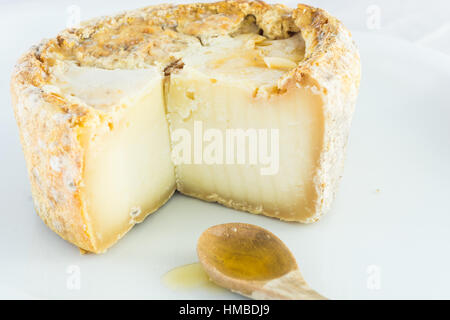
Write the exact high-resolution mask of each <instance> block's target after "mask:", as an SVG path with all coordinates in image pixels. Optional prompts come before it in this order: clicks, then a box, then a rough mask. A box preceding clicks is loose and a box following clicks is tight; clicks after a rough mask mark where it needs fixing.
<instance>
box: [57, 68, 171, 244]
mask: <svg viewBox="0 0 450 320" xmlns="http://www.w3.org/2000/svg"><path fill="white" fill-rule="evenodd" d="M55 75H56V80H57V81H56V83H57V84H58V83H60V88H61V89H62V91H63V92H64V91H65V92H67V93H69V94H70V95H71V96H73V97H75V98H79V99H82V100H84V101H86V102H88V103H89V104H90V105H92V106H93V107H95V108H98V109H101V110H105V113H104V114H102V116H103V117H104V118H105V119H107V121H104V123H103V124H102V125H100V126H97V127H92V128H88V129H87V130H85V131H84V133H83V135H84V136H83V141H86V145H85V150H86V154H85V169H84V176H83V181H84V191H85V196H86V198H85V200H86V210H87V212H88V213H89V217H90V224H91V226H92V228H93V229H94V230H95V236H94V237H95V238H94V239H95V240H94V241H95V242H96V243H97V246H98V247H99V248H106V247H109V246H110V245H111V244H113V243H115V242H116V241H117V240H118V239H119V238H120V237H121V236H122V235H123V234H125V232H126V231H128V230H129V229H130V228H131V227H132V226H133V225H134V224H135V223H139V222H141V221H142V220H143V219H144V218H145V217H146V216H147V215H148V214H150V213H152V212H154V211H156V210H157V209H158V208H159V207H161V206H162V205H163V204H164V203H165V202H166V201H167V200H168V199H169V198H170V196H171V195H172V194H173V192H174V191H175V176H174V167H173V164H172V161H171V159H170V143H169V131H168V130H169V129H168V126H167V121H166V117H165V108H164V97H163V86H162V75H161V73H160V72H158V70H157V69H155V68H150V69H145V70H104V69H97V68H91V67H82V68H79V67H69V68H67V70H66V72H65V73H63V74H60V75H58V74H55Z"/></svg>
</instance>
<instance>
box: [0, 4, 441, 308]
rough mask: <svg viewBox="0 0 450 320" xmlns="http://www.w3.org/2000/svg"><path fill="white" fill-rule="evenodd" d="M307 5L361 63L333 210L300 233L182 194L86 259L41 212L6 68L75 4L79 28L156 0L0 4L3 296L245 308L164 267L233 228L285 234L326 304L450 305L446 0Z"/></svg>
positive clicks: (188, 258)
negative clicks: (170, 278)
mask: <svg viewBox="0 0 450 320" xmlns="http://www.w3.org/2000/svg"><path fill="white" fill-rule="evenodd" d="M305 2H306V3H308V4H312V5H315V6H319V7H322V8H325V9H327V10H328V11H330V12H331V13H332V14H333V15H335V16H337V17H338V18H340V19H341V20H342V21H343V22H344V24H345V25H346V26H347V27H348V28H349V29H350V30H351V31H352V32H354V33H355V38H356V40H357V42H358V44H359V45H360V47H361V56H362V61H363V82H362V86H361V97H360V100H359V102H358V107H357V112H356V115H355V120H354V127H353V129H352V137H351V143H350V147H349V155H348V162H347V167H346V175H345V177H344V180H343V183H342V186H341V190H340V192H339V195H338V198H337V200H336V203H335V206H334V208H333V210H332V212H330V214H329V215H328V216H326V217H325V218H324V219H323V220H322V221H321V222H319V223H318V224H315V225H313V226H307V227H306V226H298V225H293V224H283V223H278V222H275V221H274V220H272V219H266V218H264V217H257V216H251V215H246V214H242V213H238V212H235V211H233V210H229V209H225V208H221V207H218V206H214V205H211V204H204V203H201V202H199V201H196V200H192V199H186V198H182V197H176V199H175V200H174V201H172V202H171V203H169V205H168V206H165V207H164V208H163V209H162V210H161V211H162V212H160V213H158V214H156V215H154V216H152V217H150V219H148V221H146V223H144V224H143V225H142V226H139V227H138V228H136V229H135V230H134V232H132V233H130V235H128V236H127V237H125V238H124V239H123V240H122V241H121V243H120V244H119V245H118V246H117V247H115V248H114V249H113V250H110V251H109V252H108V253H107V254H106V255H103V256H93V255H91V256H80V255H79V254H78V253H77V252H76V250H75V249H74V248H73V247H72V246H71V245H69V244H67V243H65V242H64V241H62V240H60V239H58V237H57V236H56V235H54V234H53V233H52V232H51V231H49V230H48V229H47V228H46V227H45V226H44V225H43V223H42V222H41V221H40V220H39V218H38V217H37V216H36V215H35V214H34V212H33V208H32V202H31V197H30V191H29V183H28V178H27V176H26V169H25V163H24V160H23V155H22V151H21V148H20V143H19V139H18V132H17V128H16V124H15V121H14V118H13V113H12V108H11V101H10V96H9V81H10V74H11V70H12V67H13V65H14V63H15V61H16V60H17V59H18V57H19V56H20V54H21V53H23V52H24V51H25V50H26V49H28V48H29V47H30V46H31V45H33V44H35V43H36V42H38V41H39V40H40V39H42V38H45V37H52V36H54V35H55V33H56V32H57V31H58V30H61V29H63V28H65V26H66V24H67V22H68V21H70V18H69V14H70V12H73V11H71V10H70V9H68V8H70V7H71V6H73V5H75V6H77V7H78V8H80V14H81V19H82V20H84V19H88V18H91V17H95V16H99V15H107V14H111V13H115V12H118V11H121V10H124V9H133V8H138V7H142V6H145V5H149V4H152V3H156V2H153V1H138V0H127V1H112V0H104V1H103V0H102V1H99V0H95V1H94V0H89V1H73V0H72V1H65V0H63V1H62V0H58V1H56V0H55V1H23V0H14V1H5V0H0V24H1V25H0V26H1V28H0V40H1V46H0V70H1V71H2V72H1V73H0V93H1V95H0V102H1V107H0V157H1V158H0V161H1V162H0V223H1V229H2V232H1V233H0V252H1V253H2V254H1V256H0V298H14V297H29V298H208V297H211V298H220V297H222V298H223V297H225V298H237V296H235V295H227V294H224V293H220V294H217V295H212V296H208V295H205V294H204V293H202V292H195V293H189V292H184V293H176V292H175V293H174V292H171V291H170V290H168V289H167V288H164V287H163V286H162V285H161V284H160V276H161V275H163V274H164V273H165V272H166V271H168V270H169V269H170V268H173V267H176V266H179V265H182V264H185V263H190V262H194V261H195V259H196V258H195V241H196V238H197V237H198V235H199V234H200V233H201V231H202V230H204V229H205V228H207V227H209V226H210V225H212V224H214V223H223V222H228V221H230V222H231V221H242V222H250V223H255V224H259V225H261V226H263V227H267V228H269V229H271V230H272V231H273V232H274V233H276V234H278V235H279V236H280V237H281V238H282V240H284V241H285V242H286V243H287V244H288V245H289V246H290V247H291V248H292V250H293V253H294V255H296V257H297V258H298V259H299V264H300V266H301V268H302V271H303V272H304V275H305V277H306V279H307V280H308V281H309V282H310V283H311V284H312V286H313V287H314V288H316V289H318V290H319V291H320V292H321V293H323V294H324V295H326V296H328V297H330V298H335V299H339V298H341V299H351V298H363V299H373V298H375V299H378V298H450V293H448V288H449V287H450V274H449V270H450V260H449V252H450V251H449V249H450V248H449V244H450V210H449V208H448V205H447V202H448V200H447V198H448V197H449V195H450V171H449V168H448V167H449V161H450V148H449V142H448V139H449V137H450V129H449V127H450V126H449V122H450V110H449V108H450V100H449V98H448V97H447V96H448V85H449V83H450V60H449V57H448V56H449V55H450V20H449V19H450V18H449V12H450V2H449V1H446V0H441V1H438V0H429V1H426V2H424V1H417V0H415V1H412V0H404V1H400V0H383V1H375V0H374V1H366V0H362V1H353V0H320V1H319V0H317V1H305ZM286 4H291V6H292V4H294V2H292V1H289V2H286ZM72 8H73V7H72ZM187 211H190V212H187ZM211 211H217V214H216V213H214V214H213V213H211ZM186 212H187V213H186ZM183 213H186V214H188V215H190V216H188V217H187V216H186V214H185V215H183V216H182V217H180V215H181V214H183ZM174 237H175V238H174ZM71 266H75V267H80V268H81V275H82V279H83V280H82V285H81V289H80V290H75V291H74V290H70V288H68V287H67V279H68V276H69V274H70V272H71V270H72V269H71ZM371 276H372V278H370V277H371ZM373 276H375V278H373ZM378 278H379V280H380V282H379V283H378V282H377V281H375V282H374V281H373V280H374V279H375V280H377V279H378ZM377 283H378V284H377Z"/></svg>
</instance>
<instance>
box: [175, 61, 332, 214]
mask: <svg viewBox="0 0 450 320" xmlns="http://www.w3.org/2000/svg"><path fill="white" fill-rule="evenodd" d="M216 76H217V74H216ZM217 78H219V79H220V78H221V77H217ZM257 88H258V87H257V86H256V85H255V84H253V83H251V82H249V81H242V80H239V79H237V80H226V79H225V80H222V79H221V80H217V81H215V82H211V81H210V76H209V75H208V74H203V73H200V72H198V71H197V70H191V69H189V68H186V69H184V70H182V71H181V72H178V73H177V74H174V75H172V77H171V80H170V89H169V91H168V100H167V101H168V104H167V110H168V119H169V123H170V129H171V132H172V134H173V133H176V132H177V130H180V129H181V130H186V131H187V132H189V136H190V137H198V135H201V137H200V139H201V140H203V143H204V145H203V148H202V149H203V153H202V154H201V155H200V157H201V161H198V163H195V159H194V153H195V150H194V148H196V147H197V148H198V146H194V143H195V142H193V143H192V144H191V163H188V164H186V162H187V161H184V162H182V163H180V164H179V165H177V166H176V176H177V188H178V190H179V191H181V192H182V193H185V194H187V195H190V196H194V197H197V198H201V199H203V200H207V201H217V202H219V203H222V204H224V205H226V206H229V207H232V208H236V209H240V210H245V211H250V212H254V213H264V214H266V215H269V216H273V217H277V218H279V219H283V220H291V221H292V220H295V221H302V222H311V220H310V218H311V216H312V213H313V212H314V204H315V201H316V200H317V194H316V190H315V189H314V183H313V179H314V174H315V172H317V167H318V165H319V157H320V153H321V150H322V143H323V134H324V115H323V109H322V108H323V103H322V101H321V98H320V97H319V96H318V95H315V94H314V93H312V92H311V91H310V90H308V89H304V88H296V89H293V90H290V91H289V92H288V93H286V94H284V95H271V96H270V97H265V96H260V95H256V96H255V94H254V92H255V90H257ZM200 130H201V131H200ZM196 131H197V132H196ZM208 132H209V134H210V135H211V137H210V138H209V139H205V137H206V138H208ZM227 134H228V137H229V138H228V139H227ZM175 138H176V137H175ZM175 138H173V140H175ZM205 140H209V141H205ZM217 140H220V141H217ZM172 143H173V145H174V149H175V148H176V147H177V146H178V145H179V144H183V143H184V141H182V140H181V139H180V140H176V141H172ZM212 144H214V145H215V146H217V145H219V147H218V148H216V147H215V146H212ZM208 146H210V148H211V149H218V150H211V153H212V154H211V159H210V160H208V159H205V157H208V154H207V149H208ZM241 146H242V147H241ZM239 148H241V150H243V153H241V154H243V157H241V161H239V159H238V152H239V151H240V150H239ZM229 149H231V150H233V152H227V150H229ZM214 151H218V152H220V155H219V156H217V155H215V154H214ZM261 153H262V154H261ZM227 157H228V158H229V160H231V161H227ZM252 157H253V158H252ZM187 160H189V159H187Z"/></svg>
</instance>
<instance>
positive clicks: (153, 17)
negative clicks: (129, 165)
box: [11, 0, 360, 252]
mask: <svg viewBox="0 0 450 320" xmlns="http://www.w3.org/2000/svg"><path fill="white" fill-rule="evenodd" d="M249 20H250V21H254V22H255V23H254V24H248V21H249ZM255 26H256V27H257V28H259V29H260V30H256V32H258V31H259V32H262V33H263V34H264V36H266V37H268V38H271V39H282V38H287V37H288V36H289V35H291V34H292V33H295V32H299V31H300V32H301V34H302V37H303V38H304V40H305V42H306V55H305V59H304V60H303V61H301V62H300V64H299V65H298V67H296V68H295V69H293V70H291V71H290V72H288V73H286V74H285V75H284V76H283V77H282V78H281V79H280V81H279V82H278V87H279V89H280V90H279V91H280V92H282V91H283V90H287V89H288V88H289V87H291V86H302V87H310V88H311V89H312V90H315V91H317V92H318V93H320V94H321V96H322V98H323V100H324V103H325V119H326V120H325V130H326V133H325V135H324V137H325V138H324V139H325V141H324V144H325V146H326V148H325V151H323V153H322V155H321V160H320V161H321V165H320V170H319V172H318V174H317V176H316V178H315V184H316V189H317V192H318V194H319V199H317V205H316V209H315V212H314V213H312V215H311V219H310V220H308V221H303V222H313V221H315V220H317V219H318V218H319V216H320V215H321V214H322V213H324V212H326V211H327V210H328V209H329V207H330V205H331V201H332V199H333V198H334V194H335V192H336V188H337V185H338V181H339V178H340V176H341V173H342V170H343V162H344V155H345V152H344V149H345V146H346V143H347V135H348V132H349V127H350V122H351V117H352V113H353V108H354V104H355V100H356V95H357V91H358V87H359V78H360V65H359V55H358V51H357V49H356V47H355V45H354V43H353V41H352V40H351V36H350V33H349V32H348V31H347V30H346V29H345V28H344V27H343V26H342V24H341V23H340V22H339V21H338V20H336V19H335V18H333V17H331V16H330V15H329V14H328V13H326V12H325V11H323V10H320V9H316V8H312V7H309V6H306V5H299V6H298V7H297V8H296V9H293V10H292V9H289V8H287V7H285V6H282V5H268V4H265V3H264V2H260V1H245V0H236V1H223V2H218V3H211V4H190V5H179V6H174V5H160V6H151V7H146V8H142V9H139V10H135V11H130V12H125V13H122V14H119V15H117V16H114V17H106V18H98V19H94V20H91V21H88V22H86V23H85V24H83V25H82V26H81V27H80V28H78V29H68V30H65V31H63V32H61V33H60V34H59V35H58V36H57V37H56V38H54V39H50V40H47V41H45V42H43V43H41V44H40V45H38V46H35V47H33V48H31V49H30V51H29V52H27V53H26V54H25V55H24V56H23V57H22V58H21V59H20V60H19V62H18V64H17V66H16V68H15V71H14V73H13V76H12V82H11V92H12V97H13V105H14V110H15V115H16V119H17V122H18V126H19V129H20V136H21V142H22V145H23V149H24V153H25V157H26V160H27V167H28V171H29V176H30V181H31V187H32V193H33V198H34V201H35V205H36V209H37V211H38V213H39V215H40V216H41V218H42V219H43V220H44V221H45V222H46V223H47V224H48V225H49V227H50V228H52V229H53V230H54V231H55V232H57V233H58V234H59V235H60V236H62V237H63V238H64V239H66V240H68V241H70V242H72V243H74V244H76V245H77V246H79V247H80V248H82V249H84V250H87V251H92V252H98V251H99V248H98V246H97V244H96V243H95V238H94V237H93V236H92V232H91V231H92V230H91V227H90V222H89V216H88V215H87V213H85V204H84V202H83V201H84V199H83V185H82V181H83V179H82V176H83V160H84V153H83V152H84V151H83V150H84V149H83V145H84V142H83V139H84V137H85V136H86V132H87V130H88V129H87V128H89V127H90V126H92V127H95V126H96V125H98V124H99V123H101V122H102V121H104V119H103V118H104V117H103V116H104V115H102V113H101V112H100V111H98V110H96V109H94V108H92V107H90V106H88V105H86V104H83V103H74V102H73V101H72V102H71V101H70V100H68V99H66V97H61V96H58V95H57V94H55V93H53V92H51V90H47V89H46V85H47V84H48V83H49V79H50V78H51V68H52V67H53V66H54V65H55V64H56V63H57V62H58V61H59V60H72V61H74V62H75V63H77V64H79V65H88V66H97V67H101V68H107V69H114V68H143V67H146V66H148V65H152V64H153V65H154V64H156V65H161V66H162V67H163V68H164V67H166V66H168V65H169V64H170V63H173V62H174V61H176V60H177V59H179V58H180V52H181V51H182V50H183V49H184V48H186V47H187V46H189V45H192V44H194V43H195V44H199V43H200V45H201V44H202V43H204V42H207V41H208V39H209V37H212V36H214V35H218V34H230V35H233V34H236V33H239V32H244V31H243V30H246V29H248V28H252V27H255Z"/></svg>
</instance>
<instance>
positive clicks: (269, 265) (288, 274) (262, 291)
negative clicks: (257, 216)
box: [197, 223, 326, 300]
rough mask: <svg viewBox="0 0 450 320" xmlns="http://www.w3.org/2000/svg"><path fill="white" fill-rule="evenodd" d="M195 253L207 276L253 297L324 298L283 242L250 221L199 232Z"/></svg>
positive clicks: (224, 285)
mask: <svg viewBox="0 0 450 320" xmlns="http://www.w3.org/2000/svg"><path fill="white" fill-rule="evenodd" d="M197 254H198V257H199V260H200V263H201V265H202V266H203V268H204V269H205V271H206V273H207V274H208V276H209V277H210V279H211V280H212V281H213V282H215V283H216V284H218V285H219V286H221V287H224V288H227V289H229V290H231V291H233V292H237V293H239V294H241V295H244V296H246V297H249V298H253V299H261V300H262V299H268V300H269V299H283V300H324V299H326V298H324V297H323V296H321V295H320V294H318V293H317V292H315V291H314V290H312V289H311V288H310V287H309V286H308V284H307V283H306V281H305V280H304V279H303V277H302V274H301V273H300V270H299V268H298V265H297V262H296V261H295V258H294V256H293V255H292V253H291V252H290V251H289V249H288V248H287V247H286V245H285V244H284V243H283V242H282V241H281V240H280V239H278V238H277V237H276V236H275V235H274V234H272V233H271V232H269V231H267V230H265V229H263V228H261V227H257V226H254V225H250V224H244V223H229V224H222V225H218V226H214V227H211V228H209V229H207V230H206V231H205V232H203V234H202V235H201V236H200V239H199V240H198V243H197Z"/></svg>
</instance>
